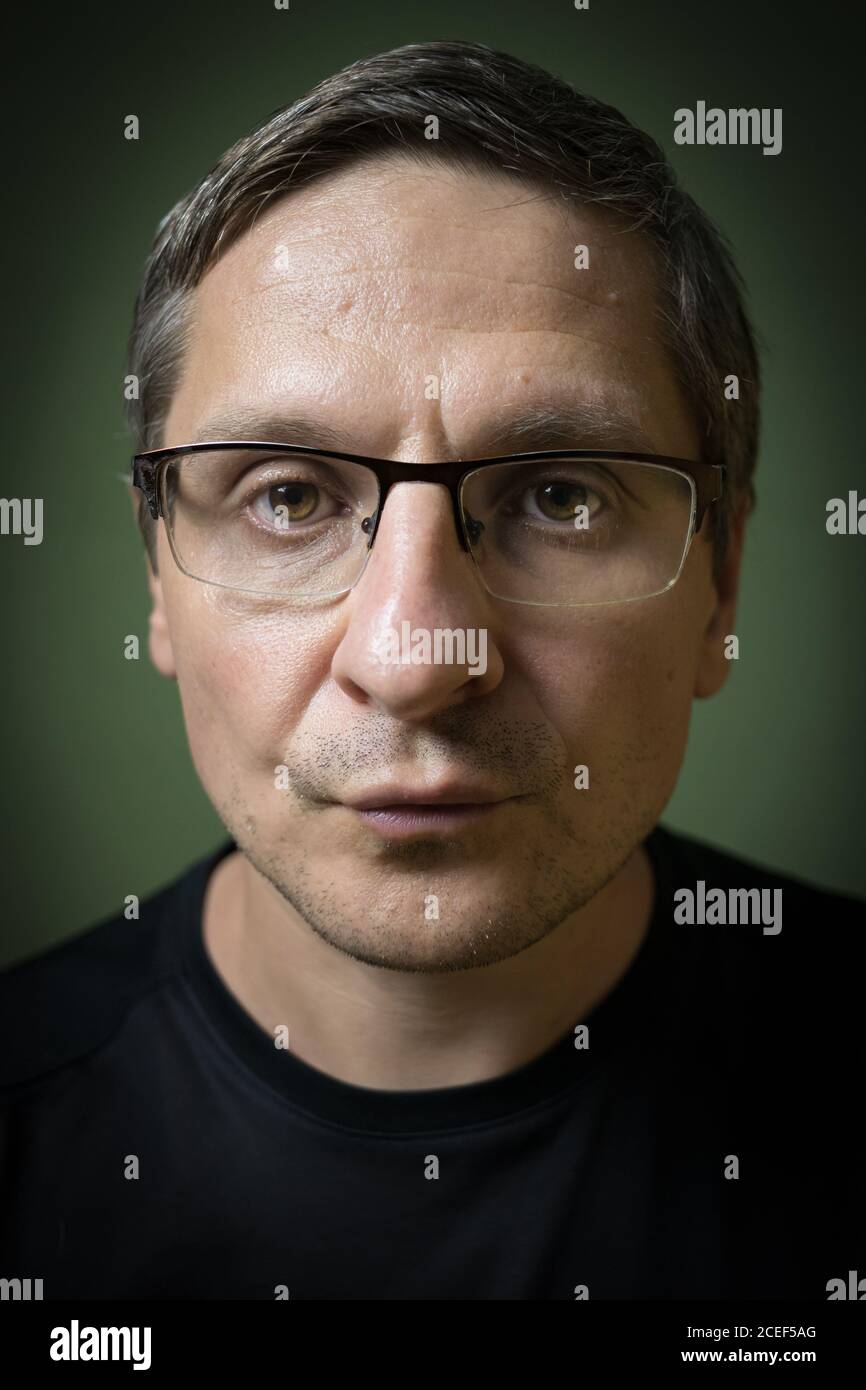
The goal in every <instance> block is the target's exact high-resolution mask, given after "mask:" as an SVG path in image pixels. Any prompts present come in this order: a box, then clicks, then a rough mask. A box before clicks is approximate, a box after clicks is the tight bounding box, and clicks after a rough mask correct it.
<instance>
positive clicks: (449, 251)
mask: <svg viewBox="0 0 866 1390" xmlns="http://www.w3.org/2000/svg"><path fill="white" fill-rule="evenodd" d="M581 248H585V250H582V249H581ZM656 295H657V273H656V266H655V260H654V255H653V252H652V249H651V247H650V245H649V244H648V243H647V241H646V240H645V238H643V237H642V236H640V235H639V234H635V233H633V232H630V231H629V230H628V229H627V227H626V226H625V224H624V222H623V221H622V220H621V219H619V218H617V217H615V216H614V215H613V214H611V213H610V212H609V211H608V210H603V209H599V208H596V207H591V206H575V205H574V204H572V203H568V204H567V203H566V202H565V201H564V200H563V199H562V198H561V197H560V196H559V195H557V194H556V193H554V192H550V191H549V190H545V189H542V188H535V187H531V186H529V185H527V184H524V183H522V182H519V181H517V180H516V179H512V178H509V177H506V176H496V175H487V174H484V173H480V172H479V173H474V172H472V173H468V172H465V171H463V170H460V169H457V168H454V167H452V166H449V165H446V164H442V165H438V164H435V165H429V166H427V165H422V164H419V163H417V162H415V161H413V160H411V159H409V158H404V157H399V158H387V159H381V158H380V159H375V160H367V161H364V162H362V163H359V164H356V165H355V166H352V167H350V168H349V169H347V170H345V171H343V172H342V173H340V174H338V175H336V176H331V177H329V178H327V179H324V180H321V181H319V182H317V183H315V184H313V185H311V186H310V187H309V188H307V189H302V190H300V191H298V192H296V193H292V194H290V195H289V196H287V197H285V198H283V199H281V200H279V201H278V202H277V203H275V204H273V205H272V206H271V207H270V208H268V209H267V211H266V212H265V213H264V214H263V215H262V216H261V217H260V218H258V219H257V220H256V221H255V223H254V224H253V226H252V228H251V229H249V230H248V231H246V232H244V233H243V234H242V235H241V236H240V237H239V238H238V239H237V241H235V242H234V244H232V245H231V246H230V247H229V248H228V250H227V251H226V252H224V253H223V255H222V257H221V258H220V260H219V261H217V262H216V264H215V265H213V266H212V267H211V268H210V269H209V271H208V272H207V274H206V275H205V276H204V277H203V279H202V281H201V282H200V284H199V285H198V286H197V287H196V289H195V290H194V292H193V295H192V306H191V307H192V314H191V336H190V345H189V348H188V351H187V354H186V357H185V361H184V365H183V371H182V375H181V381H180V386H179V389H178V392H177V394H176V396H175V399H174V402H173V406H172V410H171V413H170V416H169V430H170V431H171V433H173V434H175V435H176V436H177V435H178V434H179V435H181V436H185V437H186V438H187V439H188V438H191V437H192V436H191V434H190V431H191V430H193V429H196V428H198V427H199V426H201V425H203V424H205V423H206V421H207V420H208V418H210V417H211V416H213V414H214V412H217V413H219V414H222V415H223V416H225V415H226V414H229V415H230V414H231V413H232V410H233V409H236V410H237V412H239V413H244V412H249V411H251V410H255V409H260V410H261V411H263V412H264V413H266V414H267V415H269V417H271V418H277V417H278V416H279V414H280V411H281V410H282V411H285V412H286V413H289V412H291V413H295V414H297V413H309V409H310V407H311V406H313V405H316V406H318V407H319V409H320V410H322V409H325V410H327V412H328V414H329V416H330V417H331V418H332V419H334V418H335V417H341V416H346V415H347V414H349V415H351V417H352V420H353V422H354V427H355V428H356V429H357V430H358V431H359V433H361V434H363V439H360V438H359V445H360V444H361V443H363V445H364V447H363V448H361V449H360V450H359V451H360V452H371V453H373V452H382V453H386V452H391V451H392V450H393V449H395V448H396V447H399V446H400V445H401V444H403V443H405V442H406V441H408V440H410V439H411V438H413V437H414V436H419V437H420V436H421V435H422V434H428V433H431V432H432V433H438V434H439V435H440V437H441V438H442V439H443V441H444V440H446V439H450V440H452V441H455V443H456V442H458V441H459V446H460V447H461V448H462V447H463V446H464V445H465V447H467V448H468V447H469V445H470V437H471V436H472V434H473V431H474V430H476V429H483V428H487V425H486V424H485V417H487V416H489V415H490V412H491V408H492V407H508V408H509V409H511V408H513V407H515V406H517V407H519V406H520V405H530V404H532V405H538V404H540V403H544V404H550V405H552V406H555V405H556V404H557V403H559V404H564V403H565V402H566V401H568V400H571V401H575V400H579V401H581V402H583V403H585V404H588V405H592V406H593V407H594V408H596V409H597V411H599V412H602V411H603V410H604V409H605V408H607V407H609V408H610V409H611V410H612V411H614V412H618V413H620V414H622V413H627V414H628V415H629V416H630V417H631V418H633V419H635V421H636V423H637V424H638V425H642V426H644V428H645V432H646V433H648V434H651V433H652V424H653V417H654V416H657V415H658V414H659V413H660V412H661V413H662V414H665V413H666V414H667V415H668V416H669V415H670V414H671V412H674V413H676V412H677V411H679V412H680V414H682V413H683V403H682V401H681V400H680V399H679V397H678V392H677V388H676V385H675V382H674V377H673V373H672V371H671V368H670V364H669V362H668V360H667V356H666V353H665V351H664V348H663V346H662V343H661V340H660V336H659V330H658V319H657V298H656ZM337 422H338V423H339V419H338V418H337ZM168 435H169V431H167V436H166V442H174V441H172V440H170V439H169V437H168ZM479 443H480V441H479ZM662 451H663V450H662ZM670 451H671V452H675V450H673V449H671V450H670Z"/></svg>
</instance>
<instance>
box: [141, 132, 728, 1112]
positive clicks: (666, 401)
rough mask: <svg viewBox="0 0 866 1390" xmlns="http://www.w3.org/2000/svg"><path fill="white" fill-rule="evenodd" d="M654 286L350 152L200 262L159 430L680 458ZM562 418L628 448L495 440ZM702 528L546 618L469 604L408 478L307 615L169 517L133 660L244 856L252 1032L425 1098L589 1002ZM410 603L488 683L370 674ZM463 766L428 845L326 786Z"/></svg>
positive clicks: (432, 171) (562, 231) (487, 183)
mask: <svg viewBox="0 0 866 1390" xmlns="http://www.w3.org/2000/svg"><path fill="white" fill-rule="evenodd" d="M580 243H585V244H586V245H587V246H588V247H589V248H590V266H589V268H588V269H585V270H577V269H575V265H574V248H575V246H576V245H578V244H580ZM655 285H656V275H655V269H654V262H653V258H652V253H651V251H650V250H649V248H648V246H647V244H646V243H645V242H644V240H643V239H642V238H641V237H640V236H639V235H638V234H634V233H630V232H628V231H626V230H624V224H621V223H620V222H619V221H618V220H617V219H616V218H615V217H614V215H613V214H611V213H610V212H609V211H599V210H598V209H594V208H582V207H566V206H565V205H564V203H563V202H562V200H560V199H558V198H557V197H555V196H551V195H549V194H547V193H546V192H544V191H543V190H539V189H533V188H531V187H529V186H527V185H525V184H522V183H520V182H518V181H516V180H512V179H510V178H508V177H506V176H502V177H496V176H486V175H483V174H480V173H478V174H469V173H466V172H464V171H460V170H458V169H456V168H450V167H447V166H444V165H443V166H442V167H431V166H426V165H423V164H421V163H418V162H415V161H413V160H412V159H411V158H410V157H408V156H406V157H403V156H400V157H388V158H382V159H373V160H366V161H364V162H363V163H360V164H357V165H355V166H354V167H352V168H351V169H349V170H347V171H345V172H343V173H342V174H340V175H337V176H333V177H331V178H328V179H326V180H324V181H322V182H319V183H317V184H314V185H312V186H311V187H310V188H309V189H306V190H301V191H300V192H298V193H293V194H291V195H290V196H288V197H285V198H283V199H281V200H280V201H279V202H277V203H275V204H273V205H272V206H271V207H270V208H268V209H266V211H265V213H264V214H262V215H261V217H260V218H259V219H258V220H257V221H256V223H255V224H254V226H253V227H252V229H251V230H249V231H247V232H246V233H244V234H243V235H242V236H241V237H240V238H239V239H238V240H237V241H236V242H235V243H234V244H232V245H231V246H230V247H229V249H228V250H227V251H226V252H224V253H223V255H222V257H221V259H220V260H219V261H218V262H217V263H216V264H215V265H213V266H212V267H211V268H210V269H209V271H208V272H207V274H206V275H205V277H204V278H203V280H202V282H201V283H200V285H199V286H198V287H197V289H196V290H195V291H194V294H193V300H192V304H193V310H192V313H193V317H192V336H191V341H190V347H189V350H188V352H187V354H186V356H185V360H184V363H183V368H182V372H181V377H180V381H179V385H178V389H177V392H176V394H175V397H174V399H173V402H172V406H171V410H170V413H169V416H168V419H167V424H166V431H165V436H164V439H163V441H162V442H163V443H164V444H165V445H166V446H171V445H179V444H184V443H190V442H192V441H194V440H196V439H214V438H226V437H230V436H226V434H225V433H216V432H215V431H214V430H213V429H211V428H209V426H210V422H211V421H217V420H218V419H219V418H222V417H225V416H226V415H228V414H233V413H235V412H239V413H240V412H243V413H248V414H249V415H251V416H252V415H260V416H262V417H267V418H269V419H271V420H274V421H276V420H277V419H279V418H283V417H285V418H286V419H288V418H289V417H294V416H299V415H300V416H303V417H304V418H312V419H314V420H319V421H321V422H322V425H323V427H327V428H328V430H330V431H339V432H340V433H341V434H342V435H345V443H344V444H343V445H342V447H344V448H345V449H346V450H348V451H349V452H352V453H357V454H363V455H372V456H376V457H383V458H394V459H401V460H405V461H410V462H419V463H425V462H435V461H442V460H446V459H454V458H463V459H472V458H483V457H485V456H486V457H491V456H493V455H496V454H501V453H506V452H509V451H510V450H512V449H513V450H514V451H519V450H528V449H533V448H554V447H565V446H568V445H574V446H575V447H593V446H595V447H606V448H613V447H618V448H623V449H629V448H631V449H640V448H642V447H643V448H645V449H648V450H650V449H651V450H652V451H654V452H657V453H662V454H669V455H673V456H678V457H682V458H697V457H699V456H700V436H699V433H698V432H697V427H696V422H695V420H694V418H693V415H692V413H691V411H690V409H689V407H688V405H687V403H686V401H685V399H684V397H683V395H682V393H681V391H680V388H679V387H678V385H677V381H676V377H675V373H674V370H673V368H672V365H671V363H670V361H669V358H668V356H667V354H666V352H665V350H664V348H663V346H662V343H661V339H660V336H659V327H658V320H657V317H656V314H655V312H654V305H655V297H654V296H655ZM430 375H435V376H436V377H438V379H439V398H438V399H428V394H429V393H427V394H425V383H426V380H427V378H428V377H429V376H430ZM575 404H578V405H584V404H585V405H590V406H594V407H596V408H599V409H602V408H603V409H604V410H606V411H609V412H611V413H619V414H620V415H622V416H624V417H625V419H626V425H625V426H624V427H623V430H622V437H617V438H616V439H612V438H610V437H606V438H605V439H603V440H599V439H598V438H595V437H590V436H587V437H584V438H575V437H573V435H572V436H570V437H569V438H567V439H562V440H556V441H551V440H548V439H545V440H544V441H543V442H541V443H537V442H533V441H530V440H527V439H526V438H523V437H521V438H520V439H516V440H514V441H513V442H512V441H510V440H509V438H508V431H507V422H508V420H509V419H510V418H511V417H513V416H514V415H516V414H517V413H518V412H520V411H525V410H527V409H529V408H532V407H542V406H545V407H551V408H555V407H563V408H566V409H567V408H571V407H574V406H575ZM629 421H631V422H632V423H633V428H634V430H638V431H640V432H642V435H643V436H644V437H645V440H646V441H648V442H644V443H641V442H635V440H634V439H633V438H632V437H631V431H630V430H629V428H628V422H629ZM276 428H277V426H276V425H274V426H273V427H272V429H271V431H270V432H269V434H268V436H266V437H268V438H270V439H271V440H273V439H276V438H281V437H282V438H285V440H286V442H292V441H293V440H294V442H299V443H310V442H312V441H311V440H309V439H307V438H304V439H299V438H297V436H296V435H294V434H293V433H292V431H291V430H290V429H287V430H286V431H285V433H284V435H282V436H281V435H278V434H276V433H275V432H274V430H275V429H276ZM234 437H236V438H250V437H257V438H260V437H262V436H261V435H256V436H251V435H249V434H248V433H245V432H244V431H243V430H238V431H235V432H234ZM320 442H322V441H320ZM323 447H328V445H327V444H326V443H323ZM330 447H339V446H337V445H334V444H331V445H330ZM708 530H709V528H708V527H705V528H704V533H702V534H701V535H699V536H698V537H696V538H695V540H694V542H693V544H692V547H691V550H690V552H689V555H688V558H687V560H686V564H685V567H684V569H683V573H682V575H681V577H680V579H679V580H678V582H677V583H676V584H675V585H674V586H673V587H672V588H671V589H670V590H668V591H667V592H666V593H664V594H661V595H659V596H656V597H654V598H652V599H647V600H643V601H640V602H635V603H625V604H618V605H610V606H601V607H598V608H595V609H592V608H587V609H567V608H544V607H532V606H528V605H521V604H516V603H509V602H506V601H504V600H500V599H496V598H493V597H491V596H490V595H489V594H488V593H487V592H486V591H485V589H484V588H483V586H482V584H481V582H480V580H479V578H478V577H477V573H476V571H475V569H474V566H473V564H472V561H471V558H470V557H469V555H467V554H466V553H465V552H464V551H462V550H461V549H460V546H459V544H458V540H457V535H456V532H455V528H454V522H453V516H452V512H451V503H450V499H449V497H448V494H447V492H446V491H445V489H444V488H442V487H439V486H420V485H418V484H415V483H413V484H408V483H403V484H398V485H396V487H395V488H394V489H393V490H392V492H391V493H390V494H389V497H388V501H387V503H386V506H385V508H384V512H383V515H382V519H381V524H380V527H379V531H378V535H377V537H376V543H375V546H374V548H373V551H372V552H371V555H370V558H369V562H368V564H367V568H366V570H365V571H364V573H363V575H362V577H361V579H360V581H359V582H358V584H357V585H356V587H355V588H354V590H352V591H351V592H350V593H348V594H345V595H343V596H341V597H339V598H337V599H330V600H327V601H323V602H320V603H315V604H312V603H310V602H306V603H304V604H294V605H293V604H291V603H288V602H286V601H285V600H276V599H272V598H263V597H259V596H252V595H250V594H244V593H236V592H230V591H228V590H225V589H220V588H218V587H215V586H213V585H208V584H203V583H200V582H198V581H197V580H194V579H191V578H189V577H187V576H186V575H184V574H183V573H182V572H181V570H180V569H179V568H178V567H177V565H176V564H175V562H174V559H173V557H172V555H171V552H170V550H169V546H168V542H167V538H166V534H165V527H164V524H163V522H162V521H160V522H159V524H158V572H157V574H156V575H154V574H152V573H151V574H150V586H151V593H152V598H153V609H152V616H151V625H150V652H151V657H152V660H153V662H154V664H155V665H156V667H157V669H158V670H159V671H160V672H162V673H163V674H164V675H165V676H167V677H169V678H174V679H176V680H177V682H178V687H179V691H180V697H181V702H182V706H183V713H184V718H185V722H186V728H187V733H188V738H189V744H190V749H191V753H192V757H193V761H194V763H195V767H196V769H197V771H198V774H199V776H200V779H201V782H202V784H203V786H204V788H205V791H206V792H207V794H208V796H209V798H210V800H211V801H212V803H213V805H214V806H215V808H216V810H217V812H218V813H219V815H220V817H221V819H222V820H223V822H224V824H225V825H226V827H227V828H228V830H229V832H230V833H231V835H232V836H233V837H234V839H235V841H236V843H237V844H238V846H239V847H240V850H241V851H242V853H235V854H232V855H230V856H229V857H228V858H227V859H226V860H224V861H223V862H222V864H221V865H220V866H219V868H218V869H217V870H216V872H215V873H214V874H213V875H212V878H211V880H210V883H209V886H208V892H207V897H206V903H205V913H204V937H205V944H206V949H207V950H208V953H209V955H210V957H211V959H212V961H213V963H214V965H215V967H216V969H217V971H218V972H219V974H220V975H221V977H222V978H223V980H224V982H225V983H226V985H227V986H228V988H229V989H230V990H231V991H232V993H233V994H234V995H235V996H236V997H237V999H238V1000H239V1001H240V1003H241V1004H242V1005H243V1007H244V1008H245V1009H246V1010H247V1012H248V1013H249V1014H250V1015H251V1016H252V1017H253V1018H254V1019H255V1020H256V1021H257V1022H258V1023H259V1025H260V1026H261V1027H262V1028H263V1029H264V1030H265V1031H267V1032H268V1033H270V1034H271V1035H272V1036H273V1029H274V1028H276V1027H277V1026H279V1025H286V1026H288V1028H289V1038H290V1047H291V1049H292V1051H293V1052H295V1054H296V1055H297V1056H299V1057H300V1058H302V1059H303V1060H304V1061H306V1062H308V1063H309V1064H310V1065H312V1066H314V1067H317V1068H318V1069H320V1070H321V1071H324V1072H327V1073H328V1074H330V1075H332V1076H334V1077H337V1078H339V1079H341V1080H344V1081H349V1082H351V1083H353V1084H356V1085H359V1086H369V1087H375V1088H380V1089H399V1090H415V1089H426V1088H431V1087H446V1086H453V1085H461V1084H466V1083H470V1082H476V1081H482V1080H485V1079H488V1078H491V1077H495V1076H499V1075H502V1074H504V1073H506V1072H508V1071H511V1070H513V1069H514V1068H516V1067H518V1066H520V1065H522V1064H524V1063H526V1062H528V1061H530V1060H531V1059H532V1058H534V1057H536V1056H538V1055H539V1054H540V1053H541V1052H542V1051H544V1050H545V1049H546V1048H547V1047H549V1046H552V1045H553V1043H554V1042H556V1041H557V1040H558V1039H559V1038H560V1037H562V1036H563V1035H564V1034H565V1033H567V1032H569V1031H571V1029H572V1028H573V1027H574V1025H575V1024H576V1023H579V1022H581V1021H584V1019H585V1018H586V1017H587V1015H588V1013H589V1011H590V1010H591V1009H592V1008H593V1007H594V1006H595V1005H596V1004H597V1003H598V1002H600V1000H602V999H603V998H604V997H605V996H606V995H607V994H608V993H610V991H611V990H612V989H613V988H614V986H615V985H616V983H617V981H618V980H619V979H620V978H621V977H622V975H623V974H624V973H625V971H626V970H627V968H628V966H629V965H630V963H631V961H632V960H633V959H634V956H635V954H636V953H637V951H638V949H639V948H640V945H641V943H642V940H643V938H644V935H645V933H646V930H647V927H648V924H649V920H650V916H651V911H652V905H653V891H654V890H653V875H652V871H651V869H650V865H649V860H648V856H647V854H646V851H645V850H644V849H643V848H642V841H643V840H644V838H645V836H646V835H647V833H648V832H649V830H650V829H651V828H652V827H653V826H654V825H655V823H656V822H657V820H658V818H659V816H660V814H661V812H662V810H663V808H664V806H665V804H666V803H667V801H668V799H669V797H670V795H671V792H672V790H673V787H674V784H675V782H676V778H677V776H678V773H679V769H680V765H681V762H682V758H683V754H684V750H685V744H686V739H687V734H688V725H689V717H690V710H691V703H692V700H693V699H694V698H703V697H706V696H709V695H712V694H713V693H715V691H717V690H718V689H719V687H720V686H721V685H722V684H723V682H724V680H725V677H726V675H727V672H728V668H729V663H728V662H727V661H726V660H725V658H724V654H723V647H724V636H725V634H726V633H729V632H731V631H733V630H734V626H733V625H734V604H735V598H736V586H737V577H738V569H739V557H740V550H741V542H742V525H741V523H739V522H738V523H737V525H736V526H735V527H734V535H733V541H732V544H731V548H730V553H729V559H728V561H727V563H726V565H725V567H724V569H723V571H722V573H721V574H720V575H719V576H718V577H717V578H716V579H715V580H714V578H713V572H712V553H711V545H710V543H709V541H708V539H707V534H706V533H707V532H708ZM403 621H409V622H410V623H411V626H412V628H413V629H416V628H419V627H424V628H428V629H434V628H437V627H438V628H452V629H454V628H460V627H463V628H476V629H478V628H486V629H487V633H488V639H487V670H486V672H485V673H484V674H483V675H475V676H473V675H471V674H470V671H469V669H468V668H467V667H465V666H463V667H461V666H459V665H434V664H430V665H406V666H399V665H385V664H383V663H382V661H381V660H380V659H378V650H379V648H378V646H377V643H378V642H379V641H380V640H381V635H382V632H383V631H384V629H385V628H388V627H391V628H395V629H397V630H399V629H400V624H401V623H402V622H403ZM281 764H283V765H285V767H286V768H287V769H288V773H287V778H288V784H289V786H288V790H286V789H282V790H277V789H276V787H275V769H276V768H277V766H279V765H281ZM578 764H586V765H587V766H588V768H589V775H590V784H589V788H588V789H586V790H577V789H575V786H574V768H575V767H576V765H578ZM457 781H460V782H464V783H465V782H468V783H470V784H471V786H472V787H473V788H477V789H479V795H478V799H479V800H483V799H499V800H501V804H500V805H498V806H497V807H496V808H494V809H493V810H491V811H488V812H487V813H486V814H485V815H484V816H483V818H481V819H480V820H479V821H477V822H470V823H467V824H466V825H464V826H461V827H459V828H457V829H456V830H454V831H453V832H449V833H448V834H443V833H438V832H437V833H435V834H430V833H427V834H418V835H417V836H415V837H413V838H410V839H402V840H389V839H387V838H385V837H383V835H382V834H381V833H379V832H378V831H377V830H376V829H374V828H372V827H371V826H370V825H369V824H368V823H366V822H365V821H364V820H363V819H362V818H361V816H360V815H359V813H358V812H357V811H356V810H354V809H351V808H350V807H348V806H346V805H345V804H342V803H343V802H345V801H346V800H350V799H353V798H357V797H358V796H359V795H360V794H363V793H366V792H368V791H370V790H376V789H378V788H382V787H384V786H386V785H390V786H392V787H393V785H394V784H398V783H399V784H400V785H401V786H404V787H409V788H411V789H412V790H414V791H417V790H418V789H420V788H423V789H426V790H429V791H431V792H433V791H436V790H441V789H442V788H443V787H446V786H448V784H450V783H453V782H457ZM430 894H435V895H436V896H437V898H438V904H439V917H438V920H434V921H428V920H426V918H425V902H426V901H427V898H428V895H430Z"/></svg>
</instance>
